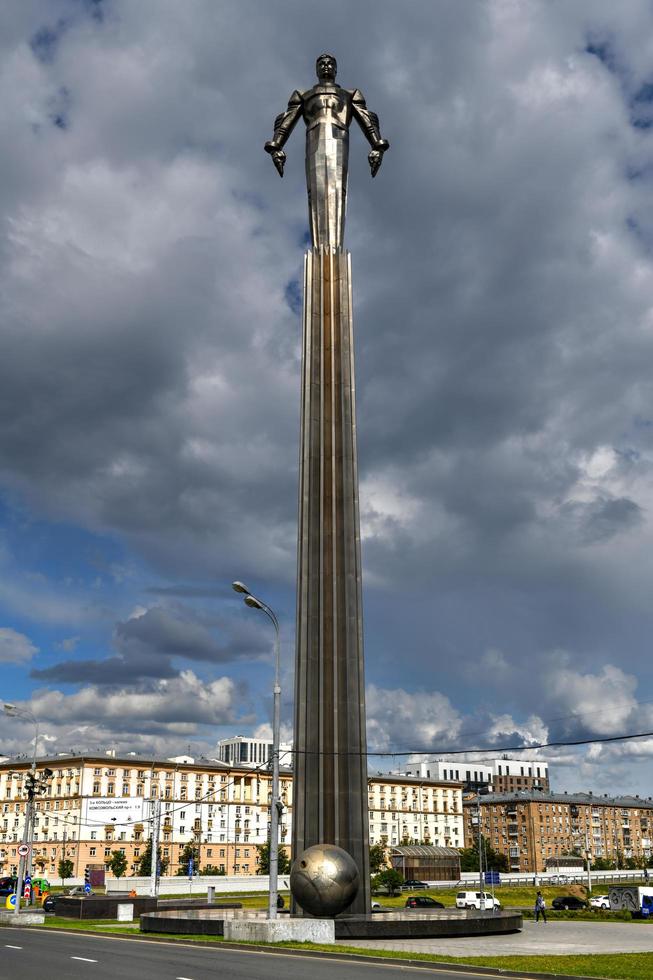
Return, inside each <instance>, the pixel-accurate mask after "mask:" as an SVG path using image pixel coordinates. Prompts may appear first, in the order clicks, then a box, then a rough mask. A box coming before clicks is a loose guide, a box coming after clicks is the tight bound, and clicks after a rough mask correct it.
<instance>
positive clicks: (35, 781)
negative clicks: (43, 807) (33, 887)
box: [14, 769, 52, 915]
mask: <svg viewBox="0 0 653 980" xmlns="http://www.w3.org/2000/svg"><path fill="white" fill-rule="evenodd" d="M51 776H52V770H51V769H44V770H43V775H42V776H41V777H38V776H37V775H36V772H35V771H34V770H32V771H31V772H29V773H28V775H27V780H26V784H27V803H26V805H25V824H24V826H23V841H22V847H21V850H22V851H23V853H22V854H21V855H20V860H19V862H18V880H17V881H16V907H15V909H14V913H15V915H18V914H19V913H20V900H21V897H22V894H23V881H24V880H25V869H26V868H27V867H28V855H29V853H30V850H31V846H30V837H31V831H32V813H33V810H34V797H35V796H36V795H38V794H40V793H45V790H46V787H47V781H48V779H50V777H51Z"/></svg>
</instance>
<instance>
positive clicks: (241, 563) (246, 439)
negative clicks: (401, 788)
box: [0, 0, 653, 793]
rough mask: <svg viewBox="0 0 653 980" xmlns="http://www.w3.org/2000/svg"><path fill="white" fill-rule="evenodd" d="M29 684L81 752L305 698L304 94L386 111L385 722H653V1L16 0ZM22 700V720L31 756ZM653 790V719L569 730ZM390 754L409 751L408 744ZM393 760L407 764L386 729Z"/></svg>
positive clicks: (4, 53) (444, 735)
mask: <svg viewBox="0 0 653 980" xmlns="http://www.w3.org/2000/svg"><path fill="white" fill-rule="evenodd" d="M0 27H1V30H0V89H1V91H0V126H1V131H2V150H1V152H0V217H1V221H0V324H1V333H0V336H1V346H2V356H1V357H0V400H1V402H2V409H1V413H0V514H1V519H2V531H1V537H0V664H1V671H0V678H1V682H0V696H2V697H3V698H4V699H5V700H11V701H14V702H16V703H19V704H21V705H25V706H27V707H29V708H30V709H31V710H32V711H33V712H34V713H35V714H36V715H37V716H38V718H39V719H40V721H41V726H42V730H43V732H44V734H45V736H46V741H45V742H42V743H41V745H43V744H45V745H47V747H48V749H50V750H54V749H56V750H63V749H68V748H87V749H95V748H99V747H108V746H115V747H116V748H118V749H119V750H121V749H137V750H144V751H148V752H152V751H155V750H156V751H157V752H162V753H173V752H179V751H186V750H187V746H188V745H189V744H191V746H192V751H194V752H200V751H210V750H211V748H212V746H214V745H215V741H216V738H218V737H223V736H225V735H230V734H234V733H241V734H247V733H253V732H266V731H267V730H268V726H269V714H270V700H269V696H268V694H269V690H270V686H271V678H272V663H271V645H272V644H271V641H272V637H271V629H270V627H269V623H268V622H267V621H266V620H265V618H264V617H263V616H262V615H261V614H258V613H256V612H255V611H253V610H248V609H247V608H245V607H244V606H243V605H242V602H239V600H238V597H237V596H235V595H234V594H233V593H232V591H231V589H230V582H231V581H232V580H233V579H235V578H239V579H242V580H244V581H245V582H247V584H248V585H249V587H250V588H251V589H252V590H253V591H254V592H256V593H257V594H259V595H261V597H263V598H264V599H266V600H267V601H268V602H269V603H270V604H271V605H272V606H273V607H274V608H275V609H276V611H277V612H278V614H279V618H280V620H281V625H282V633H283V663H284V670H283V683H284V720H285V723H286V730H287V731H289V728H288V725H289V724H290V721H291V717H292V659H293V643H294V638H293V629H294V584H295V546H296V541H295V535H296V483H297V456H298V430H299V366H300V356H301V350H300V323H299V306H300V301H301V300H300V284H299V279H300V275H301V267H302V254H303V250H304V248H305V244H306V235H307V218H306V197H305V187H304V176H303V134H302V132H301V131H300V129H301V127H300V128H299V129H298V130H297V131H296V132H295V134H294V135H293V137H292V138H291V141H290V142H289V144H288V146H287V147H286V149H287V152H288V163H287V167H286V175H285V178H284V180H283V181H280V180H279V178H278V176H277V174H276V172H275V171H274V168H273V167H272V165H271V161H270V159H269V157H268V156H267V155H266V154H265V153H264V152H263V143H264V141H265V140H266V139H268V138H269V137H270V135H271V132H272V129H271V127H272V122H273V120H274V117H275V115H276V114H277V113H278V112H280V111H281V110H282V109H283V108H284V107H285V104H286V100H287V98H288V96H289V94H290V93H291V91H292V90H293V89H294V88H296V87H299V88H307V87H309V86H310V85H311V84H313V80H314V61H315V57H316V55H317V54H318V53H320V52H321V51H323V50H327V51H333V52H334V53H335V54H336V56H337V58H338V63H339V76H338V80H339V81H340V83H341V84H343V85H345V86H347V87H354V86H356V87H360V88H361V89H362V91H363V92H364V93H365V95H366V96H367V99H368V103H369V105H370V106H371V107H372V108H373V109H374V110H375V111H377V112H378V113H379V116H380V118H381V123H382V131H383V134H384V136H386V137H387V138H388V139H389V140H390V143H391V148H390V151H389V152H388V154H387V156H386V159H385V161H384V164H383V168H382V170H381V172H380V173H379V175H378V177H377V178H376V179H375V180H374V181H372V180H370V177H369V170H368V168H367V161H366V153H367V145H366V144H365V142H364V140H363V138H362V135H361V134H360V133H358V132H352V145H351V169H350V189H349V213H348V219H347V241H348V247H349V249H350V250H351V252H352V262H353V275H354V301H355V333H356V343H357V386H358V388H357V390H358V427H359V452H360V473H361V516H362V533H363V560H364V576H365V577H364V602H365V639H366V667H367V680H368V714H369V725H368V729H369V741H370V746H371V747H373V748H375V749H378V750H380V751H385V752H393V751H394V752H402V751H403V752H405V751H415V752H419V751H421V752H428V751H432V752H434V753H437V752H442V751H445V750H446V749H447V748H466V747H473V746H493V745H496V746H497V747H504V746H513V745H529V744H534V743H537V742H541V741H547V740H553V739H555V740H565V739H576V738H594V737H597V738H600V737H604V736H610V735H619V734H622V733H628V732H638V731H648V730H653V689H652V684H651V678H652V674H653V666H652V665H651V636H652V635H653V606H652V603H651V598H650V591H651V579H652V572H653V520H652V517H651V503H652V502H653V479H652V470H653V404H652V397H651V395H652V392H651V374H652V372H651V364H652V355H653V255H652V246H653V208H652V205H651V201H652V200H653V8H652V7H651V4H650V3H649V2H648V0H624V2H622V3H620V4H615V3H614V0H605V2H604V0H564V2H562V0H558V2H556V0H547V2H543V0H466V2H464V3H461V2H460V0H435V2H434V0H413V2H411V3H410V4H402V3H399V2H398V0H393V2H388V0H358V2H356V3H355V4H352V3H350V2H348V0H330V2H329V3H328V4H325V3H317V2H315V0H275V2H274V3H270V2H269V0H220V2H216V0H185V2H184V3H179V2H178V0H21V2H20V3H14V4H6V5H4V6H3V9H2V11H1V12H0ZM31 737H32V731H31V728H30V725H29V724H17V723H16V722H11V721H10V720H9V719H7V718H3V719H1V720H0V750H1V751H4V752H5V753H7V754H9V753H13V752H21V751H23V752H25V751H29V740H30V738H31ZM546 757H548V758H551V759H552V760H553V761H554V764H555V765H554V769H553V775H554V784H555V786H556V788H561V789H562V788H566V789H570V790H571V789H578V790H587V789H593V790H594V791H600V792H612V791H615V792H640V793H648V792H650V779H651V775H652V774H653V740H648V741H647V740H642V741H638V742H632V743H623V744H616V745H609V746H603V747H601V746H600V745H594V746H593V747H591V748H590V749H586V750H583V751H582V752H581V751H578V752H572V751H570V750H566V749H561V750H556V751H555V752H549V753H546ZM397 761H398V759H395V760H393V759H392V758H386V759H383V760H381V761H380V762H379V763H378V767H381V766H382V765H383V766H386V765H390V766H392V765H394V764H396V763H397ZM375 767H376V764H375Z"/></svg>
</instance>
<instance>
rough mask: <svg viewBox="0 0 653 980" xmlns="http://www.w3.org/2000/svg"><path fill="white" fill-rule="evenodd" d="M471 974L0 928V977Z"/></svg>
mask: <svg viewBox="0 0 653 980" xmlns="http://www.w3.org/2000/svg"><path fill="white" fill-rule="evenodd" d="M411 975H413V976H415V977H417V978H418V977H420V976H421V977H425V978H426V977H437V978H438V980H463V978H465V977H478V976H479V974H477V973H474V971H473V970H470V971H469V973H459V972H456V973H451V972H450V971H449V970H446V969H442V970H437V969H433V970H431V969H427V970H424V969H411V968H410V967H405V966H398V965H390V964H389V965H387V966H386V965H385V964H383V963H378V964H377V963H370V964H367V963H360V962H351V961H349V962H348V961H347V960H346V959H337V958H334V960H331V959H322V958H311V959H308V958H306V957H302V956H287V955H283V954H279V953H257V952H251V951H247V950H233V949H220V948H207V947H202V948H200V949H198V948H197V947H195V946H191V945H188V946H183V945H181V944H174V945H172V944H168V943H166V944H160V943H152V942H147V941H143V940H138V941H135V940H129V939H121V938H119V937H116V938H110V937H108V936H107V937H104V936H102V937H98V936H86V935H84V934H82V933H77V934H70V933H68V934H65V933H61V932H54V930H53V931H52V932H45V931H36V930H32V929H27V928H24V929H11V928H6V929H5V928H3V929H0V980H25V978H29V977H45V978H47V980H117V978H119V980H216V977H219V978H220V980H306V978H307V977H310V978H311V980H406V978H407V977H409V976H411Z"/></svg>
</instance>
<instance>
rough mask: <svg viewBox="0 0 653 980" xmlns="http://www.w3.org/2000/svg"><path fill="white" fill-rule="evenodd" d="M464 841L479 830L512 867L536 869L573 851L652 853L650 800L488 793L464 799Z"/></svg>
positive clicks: (618, 855)
mask: <svg viewBox="0 0 653 980" xmlns="http://www.w3.org/2000/svg"><path fill="white" fill-rule="evenodd" d="M463 810H464V822H465V842H466V846H468V847H469V846H471V844H472V842H473V841H474V839H475V838H476V837H477V835H478V815H479V814H480V825H481V832H482V834H483V836H484V837H485V839H486V840H487V841H488V843H489V844H490V846H491V847H492V848H494V850H495V851H500V852H501V853H502V854H505V855H506V856H507V857H508V859H509V861H510V869H511V870H512V871H532V872H540V871H544V870H546V867H547V862H548V864H549V866H550V865H551V864H552V863H554V860H555V858H557V857H563V856H564V855H567V854H569V853H570V852H572V851H580V852H581V853H582V854H585V851H586V848H588V849H589V854H590V859H591V860H595V859H596V858H608V859H610V860H616V861H621V860H624V859H626V858H637V859H639V858H647V859H648V858H650V857H651V853H652V851H653V844H652V841H653V800H651V798H650V797H649V798H648V799H641V798H640V797H638V796H625V797H609V796H595V795H594V794H592V793H541V792H537V791H524V792H520V793H490V794H488V795H487V796H473V797H467V798H465V799H464V800H463Z"/></svg>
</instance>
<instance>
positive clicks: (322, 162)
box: [265, 54, 390, 249]
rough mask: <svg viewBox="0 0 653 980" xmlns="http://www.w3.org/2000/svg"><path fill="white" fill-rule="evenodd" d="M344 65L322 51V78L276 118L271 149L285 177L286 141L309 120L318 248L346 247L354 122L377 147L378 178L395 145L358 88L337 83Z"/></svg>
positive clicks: (374, 167) (374, 166)
mask: <svg viewBox="0 0 653 980" xmlns="http://www.w3.org/2000/svg"><path fill="white" fill-rule="evenodd" d="M337 69H338V66H337V63H336V59H335V58H334V57H333V55H331V54H321V55H320V57H319V58H318V59H317V62H316V71H317V78H318V82H317V85H314V86H313V88H310V89H308V91H306V92H299V91H295V92H293V94H292V95H291V96H290V99H289V100H288V108H287V109H286V111H285V112H282V113H281V114H280V115H278V116H277V118H276V119H275V121H274V136H273V137H272V139H271V140H268V142H267V143H266V144H265V149H266V151H267V152H268V153H269V154H270V155H271V157H272V161H273V163H274V165H275V167H276V168H277V170H278V171H279V176H280V177H283V167H284V164H285V162H286V154H285V153H284V151H283V145H284V143H285V142H286V140H287V139H288V137H289V136H290V134H291V132H292V131H293V129H294V127H295V124H296V123H297V120H298V119H299V117H300V116H302V117H303V119H304V122H305V123H306V183H307V186H308V213H309V218H310V224H311V239H312V242H313V247H314V248H317V247H318V246H319V245H325V246H327V247H330V248H336V249H341V248H342V241H343V237H344V231H345V208H346V202H347V165H348V157H349V126H350V124H351V120H352V118H354V119H355V120H356V122H357V123H358V125H359V126H360V128H361V129H362V130H363V133H364V134H365V136H366V137H367V140H368V142H369V143H370V145H371V147H372V149H371V150H370V152H369V154H368V160H369V163H370V169H371V171H372V176H373V177H375V176H376V174H377V172H378V170H379V167H380V166H381V163H382V161H383V154H384V153H385V151H386V150H387V149H388V147H389V145H390V144H389V143H388V141H387V140H384V139H382V138H381V133H380V132H379V118H378V116H377V115H376V113H374V112H372V111H371V110H370V109H368V108H367V106H366V104H365V99H364V98H363V95H362V93H361V92H360V91H359V90H358V89H346V88H341V87H340V85H338V83H337V82H336V71H337Z"/></svg>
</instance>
